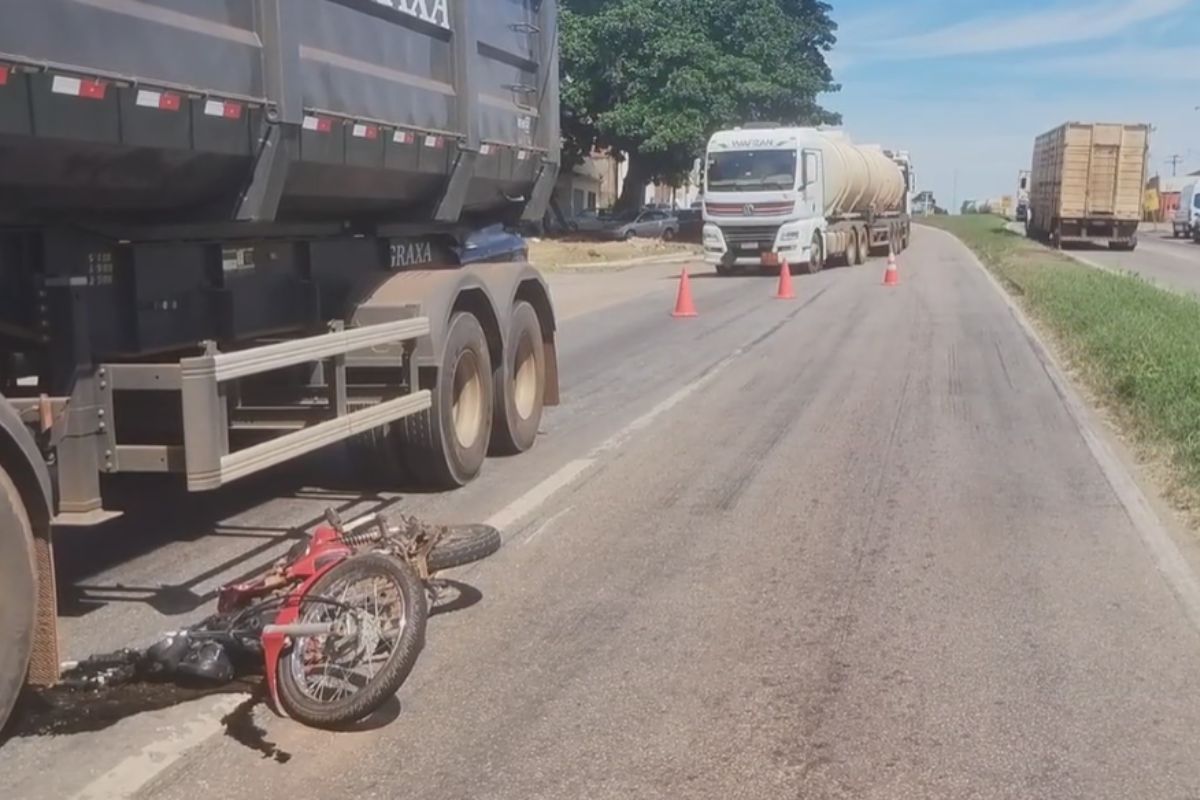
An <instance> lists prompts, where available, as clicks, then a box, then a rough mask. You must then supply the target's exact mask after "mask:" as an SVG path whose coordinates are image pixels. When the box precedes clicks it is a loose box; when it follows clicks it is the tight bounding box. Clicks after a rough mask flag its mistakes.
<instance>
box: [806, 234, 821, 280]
mask: <svg viewBox="0 0 1200 800" xmlns="http://www.w3.org/2000/svg"><path fill="white" fill-rule="evenodd" d="M810 253H811V254H810V255H809V257H808V263H806V264H805V265H804V271H805V272H806V273H808V274H809V275H816V274H817V273H818V272H820V271H821V269H822V268H823V267H824V266H825V245H824V243H823V242H822V241H821V234H819V233H814V234H813V239H812V249H811V250H810Z"/></svg>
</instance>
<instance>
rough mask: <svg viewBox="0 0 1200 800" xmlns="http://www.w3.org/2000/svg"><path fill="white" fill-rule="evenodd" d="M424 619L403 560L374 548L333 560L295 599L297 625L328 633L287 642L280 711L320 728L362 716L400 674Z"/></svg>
mask: <svg viewBox="0 0 1200 800" xmlns="http://www.w3.org/2000/svg"><path fill="white" fill-rule="evenodd" d="M427 617H428V607H427V601H426V597H425V589H424V586H423V585H422V583H421V581H420V579H419V578H418V577H417V574H416V572H415V570H413V568H412V567H411V566H409V565H408V564H407V563H405V562H403V561H400V560H399V559H396V558H393V557H391V556H388V555H386V554H383V553H378V552H375V553H364V554H361V555H357V556H354V557H353V558H349V559H347V560H346V561H343V562H342V563H341V564H338V565H337V566H336V567H334V568H333V569H331V570H330V571H329V572H328V573H326V574H325V575H324V576H323V577H322V578H321V579H320V580H318V581H317V582H316V583H315V584H314V585H313V587H312V589H311V591H310V592H309V594H308V596H307V597H305V598H304V600H302V601H301V608H300V615H299V617H298V619H297V622H300V623H303V624H328V625H331V626H332V628H333V630H332V632H331V633H328V634H322V635H319V636H298V637H295V638H294V639H293V640H292V643H291V648H290V650H289V651H288V652H287V653H286V654H285V655H284V657H283V658H282V659H280V661H279V664H278V668H277V678H278V681H277V685H278V689H279V702H280V705H281V706H282V709H283V710H284V711H285V712H286V713H287V714H288V715H289V716H291V717H293V718H294V719H297V720H299V721H301V722H303V723H305V724H307V725H312V726H314V727H321V728H337V727H340V726H343V725H346V724H349V723H352V722H356V721H358V720H361V719H363V718H364V717H367V716H369V715H370V714H371V713H373V712H374V711H376V710H377V709H379V707H380V706H382V705H383V704H384V703H386V702H387V700H388V699H389V698H390V697H392V695H394V694H395V693H396V690H397V689H399V688H400V685H401V684H402V683H403V682H404V679H405V678H407V677H408V674H409V672H410V671H411V670H412V667H413V665H414V664H415V663H416V660H417V656H418V655H419V654H420V651H421V647H422V646H423V644H424V641H425V623H426V619H427Z"/></svg>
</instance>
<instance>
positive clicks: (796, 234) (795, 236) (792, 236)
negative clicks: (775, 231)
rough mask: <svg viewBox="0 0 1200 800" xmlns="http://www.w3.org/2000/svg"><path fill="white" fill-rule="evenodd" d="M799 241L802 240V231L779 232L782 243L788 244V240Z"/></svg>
mask: <svg viewBox="0 0 1200 800" xmlns="http://www.w3.org/2000/svg"><path fill="white" fill-rule="evenodd" d="M798 241H800V231H797V230H791V231H783V232H782V233H780V234H779V243H780V244H786V243H788V242H798Z"/></svg>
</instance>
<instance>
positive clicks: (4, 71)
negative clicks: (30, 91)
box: [0, 65, 8, 86]
mask: <svg viewBox="0 0 1200 800" xmlns="http://www.w3.org/2000/svg"><path fill="white" fill-rule="evenodd" d="M7 83H8V67H6V66H4V65H0V86H4V85H5V84H7Z"/></svg>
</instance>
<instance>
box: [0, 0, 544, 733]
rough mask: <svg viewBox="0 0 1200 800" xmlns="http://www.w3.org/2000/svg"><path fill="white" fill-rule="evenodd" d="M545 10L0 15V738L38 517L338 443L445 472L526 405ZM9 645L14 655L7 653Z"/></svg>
mask: <svg viewBox="0 0 1200 800" xmlns="http://www.w3.org/2000/svg"><path fill="white" fill-rule="evenodd" d="M556 30H557V24H556V8H555V3H554V2H546V1H544V0H508V2H505V3H501V4H496V3H495V2H494V1H493V0H461V1H459V2H452V3H442V2H437V3H435V2H428V3H413V2H399V1H398V0H392V1H391V2H388V1H387V0H237V1H236V2H224V3H212V2H207V0H141V2H137V3H132V2H121V3H115V2H114V3H108V2H105V3H99V2H90V1H89V0H38V2H36V3H13V4H11V6H9V7H7V8H6V9H5V15H4V22H3V24H2V25H0V625H2V630H3V637H4V638H3V641H2V642H0V722H2V721H3V718H4V716H5V715H6V714H7V713H8V712H9V710H10V708H11V706H12V703H13V700H14V697H15V695H16V692H17V690H18V688H19V687H20V685H21V684H22V683H23V681H24V680H25V679H26V676H27V675H28V678H29V679H30V680H31V681H33V682H36V683H46V682H50V681H53V680H55V678H56V676H57V665H58V659H57V650H56V644H57V642H56V636H55V630H54V620H55V599H54V598H55V592H54V564H53V559H52V552H51V542H50V530H51V526H52V524H53V525H91V524H96V523H100V522H103V521H105V520H107V519H109V518H111V516H112V512H110V511H109V510H108V509H107V508H106V505H105V494H106V491H107V490H108V488H110V487H109V485H108V484H109V483H110V476H114V475H119V474H127V473H134V474H146V473H172V474H175V475H178V476H179V478H180V480H181V481H182V482H183V483H185V484H186V486H187V488H188V489H189V490H192V491H208V490H213V489H217V488H218V487H221V486H224V485H226V484H228V483H230V482H231V481H235V480H238V479H239V478H242V477H244V476H247V475H250V474H252V473H256V472H258V471H260V470H263V469H266V468H268V467H271V466H273V465H276V464H279V463H281V462H284V461H287V460H289V459H292V458H295V457H297V456H300V455H303V454H305V453H309V452H312V451H314V450H317V449H318V448H323V447H326V446H328V445H331V444H334V443H336V442H341V441H349V442H350V445H351V446H352V447H353V448H354V451H355V456H356V459H359V460H366V462H367V463H368V464H369V469H370V471H371V473H372V474H373V475H375V476H385V477H386V476H393V475H394V476H396V477H397V478H398V477H399V473H401V472H403V473H404V475H405V476H406V480H408V481H411V482H419V483H422V484H427V485H430V486H436V487H443V488H445V487H454V486H458V485H461V484H463V483H466V482H467V481H470V480H471V479H472V478H474V477H475V475H476V474H477V473H478V472H479V471H480V469H481V468H482V466H483V463H484V460H485V457H486V456H487V455H488V454H489V453H490V452H492V453H500V452H503V453H513V452H518V451H522V450H525V449H527V448H529V447H531V446H532V445H533V443H534V439H535V438H536V436H537V432H538V423H539V419H540V417H541V414H542V408H543V406H544V405H549V404H553V403H555V402H557V391H558V389H557V387H558V382H557V381H558V379H557V367H556V355H555V354H556V350H555V339H554V337H555V319H554V313H553V310H552V307H551V304H550V299H549V293H548V291H547V287H546V284H545V282H544V281H543V279H542V278H541V276H540V275H539V274H538V273H537V272H536V271H535V270H533V269H532V268H531V267H530V266H529V265H528V264H527V263H525V254H526V248H525V244H524V242H523V240H521V239H520V238H519V237H518V236H516V235H514V234H512V233H510V232H509V230H510V229H511V227H512V226H515V225H518V224H520V223H521V222H522V221H529V220H540V219H541V217H542V214H543V212H544V209H545V207H546V205H547V202H548V198H549V196H550V192H551V190H552V188H553V185H554V182H555V178H556V175H557V171H558V164H559V130H558V83H557V81H558V66H557V49H556V41H555V32H556ZM31 653H32V656H31Z"/></svg>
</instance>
